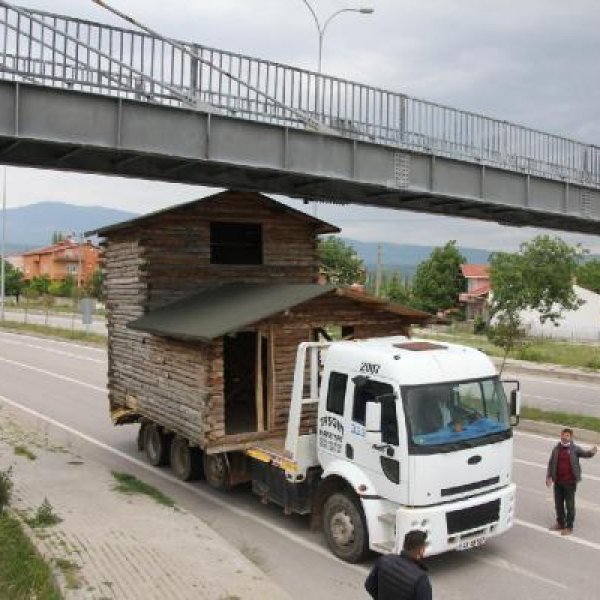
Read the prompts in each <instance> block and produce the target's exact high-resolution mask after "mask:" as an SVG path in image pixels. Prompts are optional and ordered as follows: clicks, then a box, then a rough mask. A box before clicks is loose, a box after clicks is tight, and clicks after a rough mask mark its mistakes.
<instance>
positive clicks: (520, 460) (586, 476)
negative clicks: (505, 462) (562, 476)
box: [513, 458, 600, 481]
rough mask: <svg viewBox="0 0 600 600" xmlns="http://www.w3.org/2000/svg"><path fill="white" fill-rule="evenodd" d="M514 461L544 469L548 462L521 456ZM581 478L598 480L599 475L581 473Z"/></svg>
mask: <svg viewBox="0 0 600 600" xmlns="http://www.w3.org/2000/svg"><path fill="white" fill-rule="evenodd" d="M513 461H514V462H516V463H519V464H521V465H526V466H528V467H537V468H538V469H543V470H544V471H546V470H547V469H548V464H547V463H546V464H544V463H538V462H533V461H531V460H524V459H522V458H515V459H513ZM582 477H583V479H591V480H592V481H600V477H598V476H597V475H583V476H582Z"/></svg>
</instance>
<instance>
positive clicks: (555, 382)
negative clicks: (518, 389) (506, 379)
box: [513, 373, 600, 390]
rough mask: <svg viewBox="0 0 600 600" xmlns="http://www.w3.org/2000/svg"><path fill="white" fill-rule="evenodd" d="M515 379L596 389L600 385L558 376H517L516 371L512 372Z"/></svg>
mask: <svg viewBox="0 0 600 600" xmlns="http://www.w3.org/2000/svg"><path fill="white" fill-rule="evenodd" d="M513 375H515V377H516V378H517V379H519V380H520V381H534V382H536V383H548V384H550V385H568V386H569V387H570V388H573V387H582V388H589V389H591V390H597V389H598V386H600V382H599V383H597V384H594V385H590V384H585V383H577V380H572V379H569V380H568V381H566V382H565V381H560V380H559V379H558V377H557V378H556V379H540V378H537V377H517V373H513Z"/></svg>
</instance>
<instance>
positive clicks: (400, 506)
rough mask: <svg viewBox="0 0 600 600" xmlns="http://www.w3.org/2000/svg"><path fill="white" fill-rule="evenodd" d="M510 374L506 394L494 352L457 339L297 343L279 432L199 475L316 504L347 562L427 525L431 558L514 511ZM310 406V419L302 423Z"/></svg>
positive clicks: (284, 502) (210, 463) (289, 507)
mask: <svg viewBox="0 0 600 600" xmlns="http://www.w3.org/2000/svg"><path fill="white" fill-rule="evenodd" d="M505 383H506V382H505ZM508 383H510V384H511V385H512V386H513V389H511V392H510V401H507V397H506V395H505V391H504V387H503V384H502V383H501V382H500V380H499V378H498V375H497V373H496V370H495V368H494V366H493V364H492V362H491V361H490V360H489V358H488V357H487V356H486V355H485V354H483V353H482V352H480V351H478V350H475V349H472V348H468V347H463V346H458V345H453V344H446V343H440V342H435V343H432V342H430V341H427V340H417V339H413V338H405V337H387V338H377V339H369V340H361V341H340V342H329V343H320V342H306V343H302V344H300V346H299V348H298V353H297V359H296V367H295V373H294V385H293V391H292V399H291V405H290V413H289V421H288V429H287V435H286V437H285V439H272V438H271V439H266V440H263V441H261V442H256V443H253V444H251V445H250V446H249V447H246V448H244V449H237V450H234V451H228V452H221V453H210V452H209V451H206V452H204V471H205V476H206V479H207V481H208V483H209V484H210V485H212V486H213V487H216V488H224V487H228V486H229V485H231V484H233V483H236V482H240V481H248V480H250V481H251V482H252V488H253V491H254V492H255V493H256V494H258V495H259V496H260V497H261V499H262V500H263V501H264V502H268V501H271V502H275V503H277V504H280V505H281V506H283V507H284V510H285V511H286V512H288V513H292V512H296V513H301V514H307V513H312V516H313V523H314V524H317V525H321V526H322V528H323V530H324V533H325V537H326V540H327V543H328V545H329V547H330V549H331V550H332V552H333V553H334V554H335V555H337V556H338V557H339V558H341V559H343V560H346V561H350V562H357V561H360V560H361V559H362V558H363V557H364V556H365V555H366V554H367V553H368V551H369V550H374V551H377V552H379V553H390V552H400V550H401V548H402V543H403V539H404V535H405V534H406V532H407V531H409V530H411V529H422V530H424V531H426V532H427V533H428V544H429V546H428V554H430V555H432V554H439V553H442V552H446V551H449V550H463V549H467V548H472V547H475V546H479V545H481V544H483V543H485V541H486V540H488V539H489V538H491V537H493V536H496V535H499V534H501V533H503V532H505V531H507V530H508V529H509V528H510V527H511V526H512V524H513V519H514V507H515V485H514V483H513V482H512V453H513V439H512V425H515V424H516V423H517V422H518V415H519V409H520V408H519V407H520V392H519V389H518V388H519V385H518V382H514V381H513V382H508ZM307 405H313V411H314V405H317V411H316V412H317V414H316V429H315V430H314V431H310V432H305V431H304V432H303V428H302V426H301V423H302V416H303V415H305V414H306V410H307V409H308V410H309V411H310V406H307ZM172 466H173V465H172Z"/></svg>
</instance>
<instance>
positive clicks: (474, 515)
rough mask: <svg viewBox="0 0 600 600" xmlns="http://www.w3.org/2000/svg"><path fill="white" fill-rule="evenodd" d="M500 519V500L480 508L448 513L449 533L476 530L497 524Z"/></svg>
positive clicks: (475, 507)
mask: <svg viewBox="0 0 600 600" xmlns="http://www.w3.org/2000/svg"><path fill="white" fill-rule="evenodd" d="M499 519H500V500H492V502H486V503H485V504H480V505H479V506H471V507H470V508H463V509H462V510H454V511H452V512H449V513H446V527H447V528H448V533H459V532H460V531H466V530H468V529H475V528H477V527H481V526H482V525H487V524H489V523H495V522H496V521H498V520H499Z"/></svg>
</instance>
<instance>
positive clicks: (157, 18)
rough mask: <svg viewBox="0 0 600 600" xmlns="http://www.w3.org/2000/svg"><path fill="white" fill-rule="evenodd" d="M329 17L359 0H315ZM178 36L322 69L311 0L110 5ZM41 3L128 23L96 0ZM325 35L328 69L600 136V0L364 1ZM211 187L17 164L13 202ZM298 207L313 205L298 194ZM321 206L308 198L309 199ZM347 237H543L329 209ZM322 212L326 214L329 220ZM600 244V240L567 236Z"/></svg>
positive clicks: (103, 198) (163, 200)
mask: <svg viewBox="0 0 600 600" xmlns="http://www.w3.org/2000/svg"><path fill="white" fill-rule="evenodd" d="M311 1H312V4H313V6H314V7H315V10H317V12H318V15H319V17H320V19H321V22H323V21H324V20H325V19H326V18H327V17H328V16H329V15H331V14H332V13H333V12H334V11H336V10H338V9H340V8H344V7H347V6H352V7H359V6H361V2H359V1H354V0H318V1H317V0H311ZM109 3H112V4H114V5H115V6H117V7H118V8H119V9H120V10H122V11H124V12H126V13H128V14H130V15H132V16H134V17H135V18H137V19H139V20H140V21H141V22H143V23H145V24H146V25H148V26H149V27H151V28H153V29H155V30H157V31H159V32H160V33H162V34H163V35H165V36H167V37H175V38H178V39H184V40H192V41H196V42H198V43H202V44H205V45H208V46H213V47H220V48H224V49H228V50H232V51H236V52H240V53H247V54H251V55H255V56H261V57H263V58H265V59H269V60H272V61H276V62H282V63H289V64H295V65H297V66H299V67H302V68H309V69H315V68H316V62H317V49H318V43H317V42H318V37H317V31H316V28H315V24H314V22H313V20H312V17H311V15H310V13H309V11H308V10H307V8H306V6H304V4H303V1H302V0H252V1H249V0H211V1H210V2H198V1H195V2H191V1H190V0H169V2H168V4H165V3H164V2H161V1H158V0H109ZM26 4H27V5H28V6H29V7H31V8H39V9H42V10H47V11H50V12H56V13H63V14H69V15H73V16H79V17H81V18H88V19H91V20H102V21H105V22H110V23H113V24H115V25H118V26H123V27H129V25H127V24H126V23H124V22H123V21H122V20H120V19H118V18H116V17H114V16H113V15H111V14H110V13H108V12H107V11H105V10H103V9H101V8H99V7H98V6H97V5H95V4H94V3H92V2H91V1H88V2H82V1H81V0H52V1H51V0H27V1H26ZM362 4H364V5H371V6H373V7H374V8H375V12H374V14H372V15H360V14H350V13H348V14H341V15H339V16H338V17H336V18H335V20H333V21H332V22H331V23H330V25H329V27H328V29H327V32H326V35H325V38H324V48H323V50H324V54H323V59H324V70H325V71H326V72H328V73H332V74H335V75H337V76H340V77H343V78H348V79H351V80H357V81H361V82H364V83H367V84H371V85H375V86H379V87H382V88H386V89H390V90H394V91H400V92H404V93H407V94H410V95H414V96H417V97H419V98H425V99H428V100H432V101H435V102H439V103H441V104H445V105H450V106H454V107H457V108H463V109H465V110H470V111H474V112H478V113H483V114H487V115H490V116H493V117H496V118H499V119H506V120H509V121H514V122H517V123H521V124H524V125H528V126H531V127H535V128H537V129H540V130H544V131H549V132H554V133H557V134H561V135H566V136H570V137H573V138H575V139H581V140H582V141H587V142H591V143H596V144H597V143H598V142H599V141H600V111H599V110H598V105H597V102H598V98H600V78H599V77H598V76H597V61H598V56H600V36H599V35H598V31H600V2H598V0H570V1H569V2H564V0H525V1H524V0H402V1H399V0H372V2H370V3H369V2H368V0H364V2H362ZM211 191H213V190H210V189H208V188H200V187H193V186H183V185H176V184H167V183H164V184H161V183H157V182H145V181H139V180H132V179H121V178H108V177H100V176H89V175H76V174H70V173H56V172H48V171H36V170H32V169H15V168H10V169H9V205H13V206H16V205H21V204H27V203H31V202H36V201H41V200H63V201H67V202H73V203H77V204H96V205H104V206H114V207H119V208H125V209H128V210H136V211H140V212H145V211H146V210H155V209H157V208H161V207H164V206H168V205H170V204H175V203H178V202H182V201H185V200H190V199H193V198H196V197H199V196H202V195H205V194H207V193H210V192H211ZM290 203H292V205H294V206H296V207H298V206H300V207H301V206H302V205H301V204H300V203H298V202H297V201H290ZM308 208H309V209H310V206H309V207H308ZM318 212H319V216H321V214H323V215H327V218H331V220H332V221H333V222H335V223H337V224H340V225H342V226H343V227H344V234H345V235H347V236H348V237H354V238H356V239H362V240H371V241H376V240H380V241H407V242H408V241H410V242H412V243H424V242H425V243H439V244H442V243H444V242H445V241H446V240H448V239H457V241H458V243H459V244H460V245H463V246H474V247H489V248H508V249H510V248H516V247H517V246H518V243H519V242H520V241H524V239H527V238H528V237H531V236H532V235H534V234H535V231H534V230H529V229H510V228H506V227H502V226H500V225H495V224H493V223H482V222H478V221H465V220H462V219H450V218H446V217H434V216H428V215H419V214H416V213H408V212H398V211H384V210H383V209H366V208H358V207H350V208H343V209H340V208H331V207H327V208H324V207H321V206H320V207H319V208H318ZM323 218H325V216H324V217H323ZM564 237H565V239H568V240H578V239H581V240H584V245H587V246H588V247H596V248H597V247H598V245H600V241H599V240H598V238H595V237H590V236H572V235H569V236H567V235H565V236H564Z"/></svg>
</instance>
